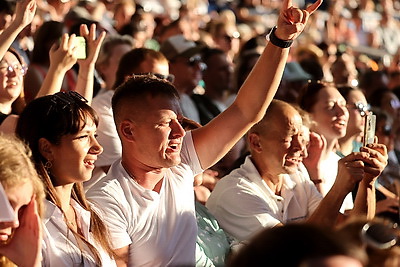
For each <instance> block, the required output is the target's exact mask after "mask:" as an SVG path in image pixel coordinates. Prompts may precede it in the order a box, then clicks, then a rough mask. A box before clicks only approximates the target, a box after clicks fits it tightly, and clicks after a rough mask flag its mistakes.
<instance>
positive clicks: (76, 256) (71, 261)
mask: <svg viewBox="0 0 400 267" xmlns="http://www.w3.org/2000/svg"><path fill="white" fill-rule="evenodd" d="M44 204H45V209H46V214H45V218H44V220H43V225H44V226H43V242H42V266H49V267H50V266H51V267H53V266H57V267H63V266H65V267H71V266H87V267H92V266H93V267H95V266H97V265H96V264H95V260H94V257H93V255H92V254H91V252H90V250H89V249H88V248H87V247H86V246H85V249H84V250H83V252H81V250H80V249H79V246H78V244H77V242H76V239H75V237H74V235H73V234H72V232H71V231H70V230H69V229H68V228H67V224H66V223H65V220H64V217H63V215H62V212H61V210H60V209H59V208H58V207H57V206H56V205H54V204H53V203H52V202H50V201H48V200H45V202H44ZM72 205H73V207H74V209H75V211H76V216H77V220H78V221H79V223H80V225H81V229H82V232H83V235H84V237H85V238H86V239H87V240H88V241H89V242H90V244H92V245H93V246H94V247H95V248H96V249H97V250H98V252H99V254H100V257H101V262H102V266H107V267H108V266H110V267H113V266H116V263H115V261H114V260H112V259H111V258H110V256H109V255H108V254H107V253H106V252H105V251H104V250H103V249H102V248H101V247H100V246H98V245H96V243H95V241H94V239H93V237H92V235H91V233H90V232H89V226H90V212H89V211H87V210H85V209H83V208H82V207H81V206H80V205H79V204H78V203H76V202H75V201H74V200H72Z"/></svg>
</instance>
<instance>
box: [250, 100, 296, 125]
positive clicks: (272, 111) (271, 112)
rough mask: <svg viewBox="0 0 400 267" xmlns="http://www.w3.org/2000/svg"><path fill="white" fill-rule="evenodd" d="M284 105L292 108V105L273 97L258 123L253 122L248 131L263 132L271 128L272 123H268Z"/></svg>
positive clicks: (280, 111)
mask: <svg viewBox="0 0 400 267" xmlns="http://www.w3.org/2000/svg"><path fill="white" fill-rule="evenodd" d="M285 107H291V108H293V106H291V105H290V104H289V103H287V102H285V101H282V100H277V99H273V100H272V101H271V104H270V105H269V106H268V108H267V111H266V112H265V115H264V117H263V118H262V119H261V120H260V121H259V122H258V123H256V124H254V125H253V127H251V129H250V130H249V133H265V132H266V131H265V130H267V129H269V130H273V129H274V127H273V125H270V124H272V123H271V122H272V121H274V120H273V117H275V116H277V115H278V114H281V113H282V111H283V110H284V108H285ZM293 109H294V108H293ZM267 126H268V127H267Z"/></svg>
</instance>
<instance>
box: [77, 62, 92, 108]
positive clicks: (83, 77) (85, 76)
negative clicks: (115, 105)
mask: <svg viewBox="0 0 400 267" xmlns="http://www.w3.org/2000/svg"><path fill="white" fill-rule="evenodd" d="M93 79H94V65H89V66H79V74H78V81H77V83H76V92H78V93H79V94H81V95H82V96H83V97H85V98H86V100H87V101H88V103H89V104H90V103H91V102H92V99H93V84H94V81H93Z"/></svg>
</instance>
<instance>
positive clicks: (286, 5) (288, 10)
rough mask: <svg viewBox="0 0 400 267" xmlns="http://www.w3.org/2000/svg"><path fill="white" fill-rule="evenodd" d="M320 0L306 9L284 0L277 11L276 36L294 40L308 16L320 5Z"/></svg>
mask: <svg viewBox="0 0 400 267" xmlns="http://www.w3.org/2000/svg"><path fill="white" fill-rule="evenodd" d="M321 3H322V0H317V1H316V2H315V3H314V4H312V5H310V6H309V7H307V8H306V9H300V8H295V7H293V6H292V0H284V1H283V4H282V8H281V11H280V13H279V18H278V25H277V29H276V31H275V34H276V36H277V37H278V38H279V39H282V40H294V39H296V37H297V36H299V35H300V33H301V32H302V31H303V30H304V27H305V25H306V24H307V21H308V18H309V17H310V15H311V14H312V13H314V11H315V10H317V9H318V7H319V6H320V5H321Z"/></svg>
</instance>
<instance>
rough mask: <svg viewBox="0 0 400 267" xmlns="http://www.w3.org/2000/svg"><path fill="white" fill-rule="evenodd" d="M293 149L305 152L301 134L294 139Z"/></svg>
mask: <svg viewBox="0 0 400 267" xmlns="http://www.w3.org/2000/svg"><path fill="white" fill-rule="evenodd" d="M292 148H294V149H298V150H303V142H302V137H301V136H300V135H299V134H297V135H295V136H293V137H292Z"/></svg>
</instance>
